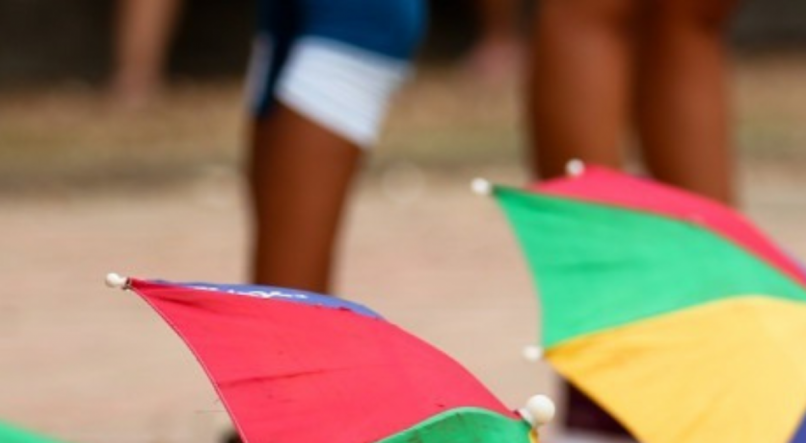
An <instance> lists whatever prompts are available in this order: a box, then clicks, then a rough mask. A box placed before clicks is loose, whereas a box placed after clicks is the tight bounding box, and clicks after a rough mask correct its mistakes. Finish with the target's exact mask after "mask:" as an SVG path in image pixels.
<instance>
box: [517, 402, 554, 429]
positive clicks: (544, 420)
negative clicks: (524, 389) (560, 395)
mask: <svg viewBox="0 0 806 443" xmlns="http://www.w3.org/2000/svg"><path fill="white" fill-rule="evenodd" d="M518 413H519V414H520V416H521V417H523V419H524V420H526V421H527V422H528V423H529V424H531V425H532V426H533V427H534V428H539V427H541V426H544V425H546V424H548V423H549V422H551V420H553V419H554V415H555V414H556V413H557V407H556V406H555V405H554V402H553V401H552V400H551V399H550V398H548V397H546V396H545V395H535V396H533V397H531V398H530V399H529V400H528V401H527V402H526V406H524V407H523V408H521V409H519V410H518Z"/></svg>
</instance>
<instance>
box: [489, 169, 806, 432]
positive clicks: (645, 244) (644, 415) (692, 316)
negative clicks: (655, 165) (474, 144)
mask: <svg viewBox="0 0 806 443" xmlns="http://www.w3.org/2000/svg"><path fill="white" fill-rule="evenodd" d="M474 188H475V189H476V190H477V191H478V192H482V193H489V194H492V195H494V197H495V199H496V200H497V201H498V203H499V204H500V206H501V207H502V208H503V211H504V213H505V214H506V216H507V218H508V219H509V222H510V223H511V225H512V226H513V227H514V230H515V234H516V237H517V239H518V240H519V242H520V244H521V246H522V248H523V250H524V251H525V255H526V257H527V261H528V263H529V266H530V268H531V272H532V273H533V275H534V276H535V278H536V281H537V286H538V292H539V300H540V304H541V308H542V314H541V316H542V348H543V353H544V357H545V358H546V359H547V360H548V361H549V363H550V364H552V365H553V366H554V367H555V368H556V369H557V371H558V372H559V373H561V374H562V375H563V376H564V377H566V378H567V379H568V380H569V381H570V382H571V383H573V384H574V385H576V386H577V387H578V388H580V389H581V390H582V391H583V392H585V393H587V394H588V395H589V396H590V397H591V398H593V399H594V401H596V402H598V403H599V404H600V405H601V406H602V407H604V408H605V409H606V410H607V411H609V412H610V413H611V414H612V415H613V416H614V417H615V418H616V419H618V420H619V421H620V422H622V424H623V425H624V426H625V427H627V428H628V429H629V430H630V431H631V432H632V433H633V435H634V436H635V437H636V438H637V439H638V440H639V441H641V442H643V443H744V442H747V443H759V442H764V443H786V442H806V435H804V434H806V433H804V431H803V430H801V431H800V433H798V430H799V427H800V426H801V423H802V422H803V420H804V413H805V412H806V275H804V272H803V269H802V268H801V267H800V266H799V265H798V263H796V262H795V261H793V259H792V258H791V257H790V256H788V255H787V254H786V253H784V252H782V250H781V249H780V248H779V247H777V246H776V245H775V244H773V243H772V242H771V241H770V240H768V239H767V238H766V237H765V236H764V235H763V234H761V233H760V232H759V231H758V230H757V229H756V228H754V227H753V226H752V225H751V224H750V223H749V222H748V221H746V220H745V219H744V218H742V217H741V216H740V215H739V214H737V213H736V212H734V211H732V210H731V209H728V208H727V207H724V206H722V205H720V204H717V203H715V202H713V201H710V200H707V199H704V198H701V197H698V196H695V195H693V194H690V193H687V192H683V191H680V190H677V189H674V188H671V187H668V186H664V185H661V184H658V183H656V182H653V181H650V180H648V179H641V178H634V177H630V176H628V175H625V174H621V173H617V172H614V171H611V170H608V169H604V168H598V167H587V168H586V167H584V165H582V164H581V163H579V162H574V163H572V164H571V165H570V168H569V176H568V177H565V178H561V179H557V180H553V181H547V182H544V183H541V184H536V185H532V186H529V187H527V188H526V189H513V188H509V187H504V186H493V185H491V184H489V183H488V182H485V181H476V182H474Z"/></svg>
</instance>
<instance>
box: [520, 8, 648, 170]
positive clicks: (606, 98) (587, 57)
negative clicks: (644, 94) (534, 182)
mask: <svg viewBox="0 0 806 443" xmlns="http://www.w3.org/2000/svg"><path fill="white" fill-rule="evenodd" d="M636 5H637V3H636V1H635V0H544V1H542V2H540V5H539V8H538V11H537V20H536V25H535V29H534V35H533V40H532V45H533V46H532V57H531V61H532V67H531V69H530V73H529V76H530V77H529V79H528V82H529V87H530V91H529V101H530V103H529V108H530V109H529V121H528V123H529V127H530V130H531V134H530V137H531V144H532V148H533V149H532V156H533V158H532V159H531V161H532V169H533V170H534V171H535V172H536V173H537V175H538V176H540V177H541V178H551V177H556V176H558V175H562V174H563V172H564V170H565V164H566V163H567V162H568V161H569V160H571V159H574V158H580V159H583V160H585V161H587V162H591V163H598V164H602V165H607V166H612V167H619V166H620V165H621V151H620V148H621V145H622V142H623V140H624V134H625V127H626V123H627V120H628V118H629V112H630V105H631V98H630V84H631V81H632V75H633V74H632V54H633V30H634V19H635V15H636V13H637V11H636V10H637V8H636Z"/></svg>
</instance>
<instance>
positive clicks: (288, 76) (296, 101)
mask: <svg viewBox="0 0 806 443" xmlns="http://www.w3.org/2000/svg"><path fill="white" fill-rule="evenodd" d="M258 13H259V23H258V35H257V38H256V42H255V48H254V52H253V56H252V63H251V68H250V81H249V89H250V96H251V97H250V99H251V102H252V108H253V110H254V112H255V115H256V116H257V117H258V118H260V117H263V116H265V115H266V114H267V113H269V112H270V111H271V109H272V108H273V107H274V105H275V104H276V103H277V102H281V103H283V105H286V106H289V107H291V108H292V109H294V110H295V111H298V112H300V113H301V114H303V115H305V116H306V117H309V118H311V119H312V120H313V121H314V122H316V123H318V124H322V125H324V126H325V127H327V128H329V129H332V130H334V131H336V132H337V133H338V134H340V135H343V136H344V137H346V138H348V139H350V140H352V141H355V142H356V143H357V144H359V146H368V145H371V144H372V143H374V140H375V138H376V137H377V133H378V129H379V126H380V122H381V121H382V119H383V115H384V114H385V111H386V108H387V105H388V101H389V100H390V97H391V95H392V93H393V92H394V90H396V89H397V87H398V86H399V85H400V84H401V83H402V81H403V79H404V78H405V77H406V75H407V73H408V71H409V67H410V62H411V58H412V57H413V54H414V52H415V50H416V48H417V46H418V43H419V41H420V39H421V37H422V35H423V31H424V27H425V26H424V25H425V15H426V14H425V5H424V3H423V0H259V6H258Z"/></svg>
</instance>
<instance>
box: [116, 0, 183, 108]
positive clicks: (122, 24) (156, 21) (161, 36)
mask: <svg viewBox="0 0 806 443" xmlns="http://www.w3.org/2000/svg"><path fill="white" fill-rule="evenodd" d="M118 3H119V4H118V11H117V24H116V26H117V29H116V35H115V38H116V41H115V45H114V46H115V55H114V57H115V66H114V72H113V77H112V82H111V88H112V93H113V94H114V99H115V100H117V101H119V103H120V104H121V105H122V106H124V107H139V106H142V105H144V104H146V103H147V102H148V101H149V100H150V99H152V98H153V97H154V96H155V95H156V94H157V92H158V91H159V89H160V87H161V86H162V82H163V76H164V67H165V63H166V57H167V54H168V52H169V51H168V48H169V47H170V43H171V38H172V36H173V32H174V28H175V25H176V21H177V17H178V15H179V11H180V9H181V7H182V0H120V1H119V2H118Z"/></svg>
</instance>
